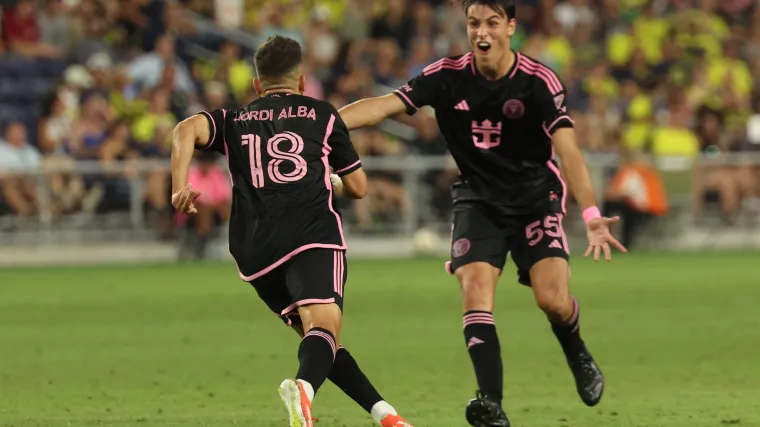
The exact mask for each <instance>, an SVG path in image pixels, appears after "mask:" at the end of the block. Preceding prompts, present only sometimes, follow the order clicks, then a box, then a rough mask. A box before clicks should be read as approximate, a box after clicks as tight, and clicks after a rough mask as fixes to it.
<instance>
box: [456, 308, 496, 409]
mask: <svg viewBox="0 0 760 427" xmlns="http://www.w3.org/2000/svg"><path fill="white" fill-rule="evenodd" d="M464 342H465V344H466V345H467V350H468V351H469V353H470V358H471V359H472V365H473V366H474V368H475V377H476V378H477V379H478V387H479V388H480V391H481V393H483V394H485V395H486V396H488V397H490V398H492V399H496V400H497V401H499V402H501V396H502V381H503V378H502V376H503V373H502V365H501V347H500V346H499V336H498V335H497V334H496V325H495V324H494V321H493V314H491V313H489V312H487V311H468V312H467V313H465V314H464Z"/></svg>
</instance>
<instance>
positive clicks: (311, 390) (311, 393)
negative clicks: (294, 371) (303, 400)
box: [298, 380, 314, 402]
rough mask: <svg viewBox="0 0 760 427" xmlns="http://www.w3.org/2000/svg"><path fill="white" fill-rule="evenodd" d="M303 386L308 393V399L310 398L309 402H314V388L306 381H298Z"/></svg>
mask: <svg viewBox="0 0 760 427" xmlns="http://www.w3.org/2000/svg"><path fill="white" fill-rule="evenodd" d="M298 382H299V383H301V385H303V390H304V391H305V392H306V397H308V398H309V402H311V401H313V400H314V387H312V386H311V384H309V382H308V381H304V380H298Z"/></svg>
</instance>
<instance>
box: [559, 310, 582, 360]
mask: <svg viewBox="0 0 760 427" xmlns="http://www.w3.org/2000/svg"><path fill="white" fill-rule="evenodd" d="M571 298H572V300H573V314H572V315H571V316H570V318H569V319H567V320H565V321H564V322H556V321H555V322H552V331H553V332H554V335H555V336H556V337H557V341H559V344H560V345H561V346H562V351H564V352H565V356H567V357H570V356H574V355H576V354H577V353H578V352H579V351H582V350H583V348H584V344H583V340H582V339H581V327H580V308H579V307H578V300H576V299H575V298H574V297H571Z"/></svg>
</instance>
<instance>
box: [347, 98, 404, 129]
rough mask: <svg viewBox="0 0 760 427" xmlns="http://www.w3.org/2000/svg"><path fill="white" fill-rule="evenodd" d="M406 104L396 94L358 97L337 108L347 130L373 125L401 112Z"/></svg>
mask: <svg viewBox="0 0 760 427" xmlns="http://www.w3.org/2000/svg"><path fill="white" fill-rule="evenodd" d="M405 110H406V106H405V105H404V103H403V102H401V100H400V99H398V97H397V96H396V95H393V94H388V95H384V96H378V97H375V98H366V99H360V100H359V101H356V102H354V103H351V104H349V105H346V106H345V107H343V108H341V109H340V110H338V113H340V117H341V118H342V119H343V121H344V122H345V123H346V127H348V130H353V129H358V128H363V127H367V126H374V125H376V124H378V123H380V122H382V121H383V120H385V119H387V118H388V117H391V116H395V115H397V114H400V113H403V112H404V111H405Z"/></svg>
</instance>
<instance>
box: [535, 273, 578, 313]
mask: <svg viewBox="0 0 760 427" xmlns="http://www.w3.org/2000/svg"><path fill="white" fill-rule="evenodd" d="M568 275H569V272H568V268H567V262H566V261H564V260H561V259H558V258H557V259H547V260H542V261H541V262H540V263H539V264H536V266H534V267H533V268H532V269H531V272H530V277H531V286H532V288H533V293H534V295H535V297H536V303H537V304H538V307H539V308H541V310H543V311H544V313H546V314H547V315H549V316H552V317H560V318H561V317H564V315H565V314H566V312H567V311H568V310H570V311H572V299H571V298H570V290H569V288H568Z"/></svg>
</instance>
